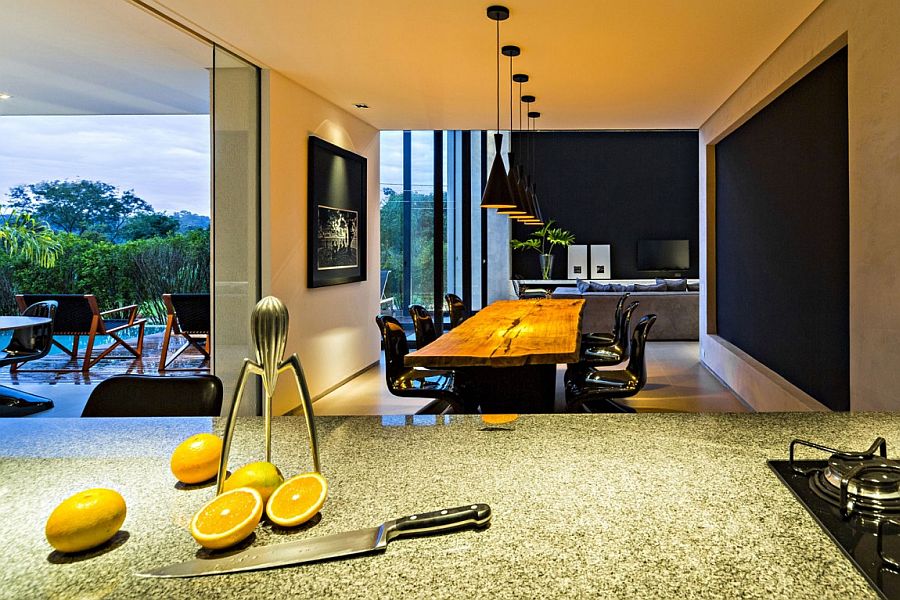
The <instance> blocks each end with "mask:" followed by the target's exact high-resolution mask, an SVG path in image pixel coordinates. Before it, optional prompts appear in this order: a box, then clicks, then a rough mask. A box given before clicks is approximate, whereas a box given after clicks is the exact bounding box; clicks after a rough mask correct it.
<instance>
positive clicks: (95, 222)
mask: <svg viewBox="0 0 900 600" xmlns="http://www.w3.org/2000/svg"><path fill="white" fill-rule="evenodd" d="M9 198H10V200H9V201H8V203H7V204H8V205H9V206H11V207H12V208H13V209H16V210H19V211H22V212H26V213H28V214H31V215H33V216H34V217H36V218H37V219H39V220H41V221H46V222H47V223H49V225H50V227H52V228H53V229H54V230H56V231H62V232H65V233H74V234H76V235H83V234H85V233H87V232H93V233H96V234H99V235H101V236H103V237H105V238H106V239H108V240H109V241H112V242H117V241H120V234H121V230H122V227H123V226H124V225H125V223H126V222H127V221H128V220H129V219H130V218H132V217H135V216H137V215H141V214H148V213H152V212H153V207H152V206H150V204H148V203H147V202H146V201H144V200H142V199H141V198H138V197H137V196H136V195H135V194H134V190H126V191H120V190H119V189H118V188H116V187H115V186H113V185H110V184H108V183H104V182H102V181H89V180H86V179H82V180H80V181H69V180H54V181H41V182H38V183H30V184H27V185H19V186H16V187H14V188H11V189H10V191H9Z"/></svg>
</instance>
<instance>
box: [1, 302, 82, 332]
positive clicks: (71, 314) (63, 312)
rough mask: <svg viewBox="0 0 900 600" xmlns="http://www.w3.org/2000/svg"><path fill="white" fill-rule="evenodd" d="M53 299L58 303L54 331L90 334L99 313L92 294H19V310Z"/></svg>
mask: <svg viewBox="0 0 900 600" xmlns="http://www.w3.org/2000/svg"><path fill="white" fill-rule="evenodd" d="M51 300H52V301H53V302H56V304H57V309H56V318H55V319H54V321H53V331H55V332H56V333H69V334H75V333H77V334H85V335H86V334H88V333H90V331H91V321H92V320H93V318H94V315H97V314H99V310H98V308H97V300H96V298H94V296H93V295H91V294H18V295H17V296H16V302H18V304H19V310H20V311H24V310H25V309H26V308H27V307H29V306H31V305H32V304H37V303H38V302H47V301H51Z"/></svg>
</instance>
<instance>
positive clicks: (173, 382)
mask: <svg viewBox="0 0 900 600" xmlns="http://www.w3.org/2000/svg"><path fill="white" fill-rule="evenodd" d="M221 412H222V382H221V381H220V380H219V378H218V377H216V376H215V375H188V376H183V377H161V376H153V375H117V376H115V377H110V378H109V379H106V380H104V381H101V382H100V384H99V385H98V386H97V387H96V388H94V391H93V392H91V395H90V397H89V398H88V401H87V404H86V405H85V407H84V410H83V411H82V413H81V416H82V417H218V416H219V415H220V414H221Z"/></svg>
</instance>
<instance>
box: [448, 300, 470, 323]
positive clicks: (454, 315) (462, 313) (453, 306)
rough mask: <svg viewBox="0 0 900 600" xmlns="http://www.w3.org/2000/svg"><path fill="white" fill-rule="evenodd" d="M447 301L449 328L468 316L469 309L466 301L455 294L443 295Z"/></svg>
mask: <svg viewBox="0 0 900 600" xmlns="http://www.w3.org/2000/svg"><path fill="white" fill-rule="evenodd" d="M444 300H446V301H447V312H449V313H450V329H453V328H454V327H457V326H458V325H459V324H460V323H462V322H463V321H465V320H466V319H468V318H469V309H468V308H466V303H465V302H463V299H462V298H460V297H459V296H457V295H456V294H447V295H446V296H444Z"/></svg>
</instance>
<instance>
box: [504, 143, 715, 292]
mask: <svg viewBox="0 0 900 600" xmlns="http://www.w3.org/2000/svg"><path fill="white" fill-rule="evenodd" d="M523 137H525V136H524V135H523V136H521V137H520V136H517V135H516V136H514V140H515V141H514V143H515V148H516V149H517V158H521V157H525V158H526V159H527V157H528V152H527V151H526V147H525V145H524V144H519V142H520V141H521V139H522V138H523ZM532 137H533V139H534V156H535V158H536V161H535V168H534V170H533V173H534V181H535V183H536V184H537V191H538V196H539V197H540V201H541V206H542V208H543V211H544V217H545V218H550V219H554V220H555V221H556V222H557V224H558V226H560V227H563V228H564V229H568V230H569V231H571V232H572V233H574V234H575V243H577V244H610V245H611V246H612V248H611V252H612V277H613V279H641V278H648V277H655V276H656V275H657V273H648V272H643V271H638V270H637V266H636V259H637V241H638V240H640V239H681V240H690V247H691V268H690V269H689V270H687V271H684V272H683V273H682V275H684V276H686V277H695V278H696V277H699V272H700V271H699V266H698V261H699V253H698V252H699V251H698V237H699V224H698V212H699V207H698V202H699V200H698V186H699V174H698V168H699V166H698V160H699V159H698V149H697V144H698V137H697V132H696V131H640V132H637V131H636V132H630V131H628V132H607V131H587V132H581V131H565V132H562V131H561V132H541V133H537V134H533V135H532ZM523 162H526V163H527V164H530V163H529V161H528V160H525V161H523ZM529 171H531V169H529ZM530 231H531V228H526V227H524V226H521V225H518V224H516V225H513V237H514V238H516V239H520V240H521V239H525V238H526V237H528V234H529V232H530ZM555 262H556V264H555V266H554V277H555V278H564V277H565V276H566V252H565V250H563V251H561V252H558V253H557V257H556V261H555ZM512 273H514V274H519V275H522V276H524V277H525V278H527V279H532V278H534V279H538V278H540V268H539V267H538V256H537V253H535V252H533V251H528V252H521V251H516V252H513V258H512ZM670 275H671V274H670Z"/></svg>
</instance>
